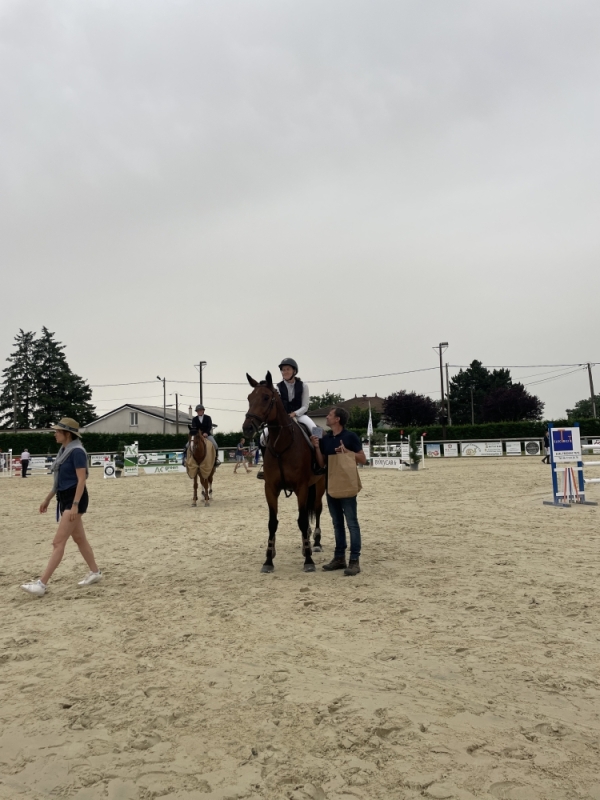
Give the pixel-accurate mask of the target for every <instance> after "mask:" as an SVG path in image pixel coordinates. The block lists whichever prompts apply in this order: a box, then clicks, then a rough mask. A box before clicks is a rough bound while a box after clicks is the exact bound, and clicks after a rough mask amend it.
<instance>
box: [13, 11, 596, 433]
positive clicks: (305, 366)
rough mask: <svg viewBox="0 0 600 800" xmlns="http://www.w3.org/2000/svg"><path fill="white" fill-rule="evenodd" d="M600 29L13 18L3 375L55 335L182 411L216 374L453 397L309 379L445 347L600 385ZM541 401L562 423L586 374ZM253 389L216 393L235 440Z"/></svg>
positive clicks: (108, 15) (224, 426) (474, 18)
mask: <svg viewBox="0 0 600 800" xmlns="http://www.w3.org/2000/svg"><path fill="white" fill-rule="evenodd" d="M599 34H600V4H599V3H598V0H564V2H555V1H554V0H525V2H524V1H523V0H368V1H367V0H365V2H357V1H356V0H325V2H324V1H323V0H320V1H319V2H314V1H311V0H302V2H291V1H289V0H270V1H269V0H262V1H257V2H252V0H240V1H239V2H229V1H228V0H218V2H217V0H212V1H211V2H205V1H204V0H163V2H156V1H155V0H138V1H137V2H134V1H133V0H114V1H111V0H102V2H100V0H85V2H81V0H71V2H61V1H60V0H53V1H52V2H42V1H41V0H40V1H38V2H30V1H29V0H0V104H1V108H2V114H1V116H0V163H1V174H0V179H1V186H0V193H1V194H0V225H1V226H2V230H1V240H2V244H1V253H0V257H1V259H2V273H3V278H2V284H1V285H2V296H3V302H2V305H1V309H0V360H1V361H3V359H4V358H5V357H6V355H8V354H9V352H10V350H11V349H12V340H13V337H14V335H15V333H16V332H17V330H18V329H19V328H20V327H22V328H24V329H27V330H39V329H40V328H41V326H42V325H44V324H45V325H47V326H48V327H49V328H50V329H51V330H53V331H56V335H57V338H58V339H59V340H61V341H63V342H64V343H65V344H66V345H67V357H68V359H69V362H70V364H71V366H72V368H73V369H74V370H75V371H76V372H78V373H79V374H81V375H82V376H84V377H85V378H86V379H87V380H88V381H89V382H90V383H91V384H93V385H98V384H108V383H119V382H128V381H144V380H155V376H156V375H160V376H163V375H166V376H167V378H168V379H169V383H168V391H169V394H170V395H171V393H172V392H175V391H179V392H181V393H182V394H183V395H184V398H183V402H184V403H186V404H187V403H188V402H191V403H195V401H196V397H197V390H196V386H195V384H194V383H189V384H187V383H176V382H175V381H176V380H177V381H190V382H195V381H196V376H197V372H196V370H195V369H194V367H193V364H194V363H198V360H199V359H202V360H205V361H207V362H208V367H207V369H206V372H205V380H206V381H213V382H219V381H220V382H243V381H244V380H245V378H244V374H245V372H246V371H249V372H250V373H252V374H253V375H254V376H255V377H263V376H264V373H265V372H266V370H267V369H268V368H270V369H272V370H276V368H277V364H278V363H279V361H280V359H281V358H282V357H284V356H292V357H294V358H296V359H297V360H298V361H299V363H300V367H301V371H300V374H301V376H302V377H303V378H305V379H306V380H308V381H309V382H310V388H311V393H312V394H316V393H319V394H320V393H321V392H323V391H325V390H327V389H329V390H332V391H340V392H341V393H342V394H343V395H344V397H351V396H353V395H354V394H355V393H358V394H374V393H375V392H377V393H378V394H380V395H385V394H389V393H390V392H391V391H395V390H398V389H401V388H406V389H409V390H412V389H415V390H417V391H425V392H427V393H430V394H431V395H432V396H433V397H436V396H438V397H439V380H438V376H437V374H436V373H435V372H425V373H417V374H413V375H406V376H399V377H395V378H385V379H384V378H378V379H371V380H354V381H345V382H340V383H334V382H323V383H318V384H317V383H315V381H316V380H323V379H330V378H338V377H348V376H365V375H374V374H380V373H389V372H398V371H402V370H411V369H420V368H425V367H433V366H435V364H436V354H435V352H434V351H433V350H432V349H431V348H432V346H433V345H436V344H437V343H438V342H439V341H440V340H442V341H449V343H450V348H449V350H448V353H447V360H448V361H449V362H450V363H451V364H468V363H469V362H470V361H471V360H472V359H474V358H478V359H480V360H481V361H483V362H484V363H485V364H490V365H492V364H493V365H513V364H516V365H519V364H524V365H529V364H531V365H536V364H544V365H545V364H565V363H566V364H570V363H573V362H585V361H588V360H591V361H598V362H600V346H599V344H598V334H599V330H600V312H599V310H598V309H599V299H600V269H599V266H598V260H599V239H600V225H599V224H598V221H599V219H600V202H599V199H598V186H599V185H600V180H599V179H600V174H599V172H600V167H599V158H598V155H599V145H598V142H599V134H600V119H599V104H598V86H599V85H600V49H599V47H598V41H599ZM563 371H565V370H563ZM542 372H547V370H545V369H543V368H539V369H538V368H528V369H525V370H513V377H515V378H519V377H521V376H523V377H526V378H527V380H526V381H525V382H526V383H528V382H529V381H535V380H539V379H540V378H545V377H548V376H547V375H540V376H539V377H528V376H535V375H537V373H542ZM550 377H552V376H551V375H550ZM596 385H597V389H598V388H600V366H599V367H597V368H596ZM530 390H531V391H534V392H536V393H537V394H539V395H540V396H541V398H542V399H543V400H544V401H545V402H546V411H547V414H548V415H549V416H551V417H552V416H559V415H561V414H562V413H563V412H564V409H565V408H566V407H567V406H569V405H571V404H572V403H573V402H575V401H576V400H578V399H580V398H582V397H584V396H586V394H587V393H588V383H587V374H586V373H585V372H583V371H579V372H577V373H574V374H573V375H570V376H567V377H564V378H561V379H559V380H554V381H549V382H545V383H542V384H539V385H535V386H531V387H530ZM247 391H248V390H247V389H245V388H244V386H216V385H215V386H210V385H208V386H206V389H205V399H206V405H207V406H209V407H210V410H211V412H212V416H213V419H214V420H215V421H216V422H217V423H218V424H219V426H220V430H229V429H234V430H238V429H239V428H240V425H241V419H242V416H243V413H244V411H245V404H244V402H243V399H244V398H245V396H246V395H247ZM436 391H437V392H438V394H437V395H436V394H435V392H436ZM94 400H95V402H96V404H97V406H98V409H99V411H101V412H104V411H108V410H110V409H111V408H113V407H115V406H117V405H119V404H120V403H121V402H124V401H125V400H132V401H137V402H140V403H141V402H145V403H147V404H161V403H162V393H161V387H160V385H159V384H158V381H155V383H154V384H148V385H140V386H131V387H125V386H122V387H113V388H110V387H107V388H103V389H97V390H95V392H94ZM169 402H173V399H172V397H171V396H170V397H169ZM215 409H239V411H237V412H235V411H222V410H215Z"/></svg>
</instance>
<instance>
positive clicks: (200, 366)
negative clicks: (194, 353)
mask: <svg viewBox="0 0 600 800" xmlns="http://www.w3.org/2000/svg"><path fill="white" fill-rule="evenodd" d="M194 366H195V367H196V368H197V370H198V372H199V373H200V405H202V403H203V400H202V370H203V369H204V367H205V366H206V361H200V363H199V364H194Z"/></svg>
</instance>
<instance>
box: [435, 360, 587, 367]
mask: <svg viewBox="0 0 600 800" xmlns="http://www.w3.org/2000/svg"><path fill="white" fill-rule="evenodd" d="M597 363H600V362H597ZM597 363H594V362H590V364H591V366H592V367H595V366H597ZM587 364H588V362H587V361H586V362H585V363H583V364H482V365H481V366H482V367H485V369H538V368H541V369H543V368H545V367H587ZM448 366H449V367H452V368H453V369H470V367H471V365H470V364H448Z"/></svg>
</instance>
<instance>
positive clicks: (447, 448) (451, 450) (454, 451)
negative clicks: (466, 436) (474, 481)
mask: <svg viewBox="0 0 600 800" xmlns="http://www.w3.org/2000/svg"><path fill="white" fill-rule="evenodd" d="M444 458H458V442H444Z"/></svg>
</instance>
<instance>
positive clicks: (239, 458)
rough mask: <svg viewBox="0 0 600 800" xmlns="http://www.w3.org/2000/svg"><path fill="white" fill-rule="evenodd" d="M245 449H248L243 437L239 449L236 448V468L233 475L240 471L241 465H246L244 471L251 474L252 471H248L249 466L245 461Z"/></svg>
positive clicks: (238, 445)
mask: <svg viewBox="0 0 600 800" xmlns="http://www.w3.org/2000/svg"><path fill="white" fill-rule="evenodd" d="M245 449H246V440H245V439H244V438H243V437H242V438H241V439H240V440H239V442H238V444H237V447H236V448H235V467H234V468H233V474H234V475H235V473H236V472H237V471H238V467H239V466H240V464H243V465H244V469H245V470H246V472H250V470H249V469H248V466H247V464H246V462H245V460H244V450H245Z"/></svg>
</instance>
